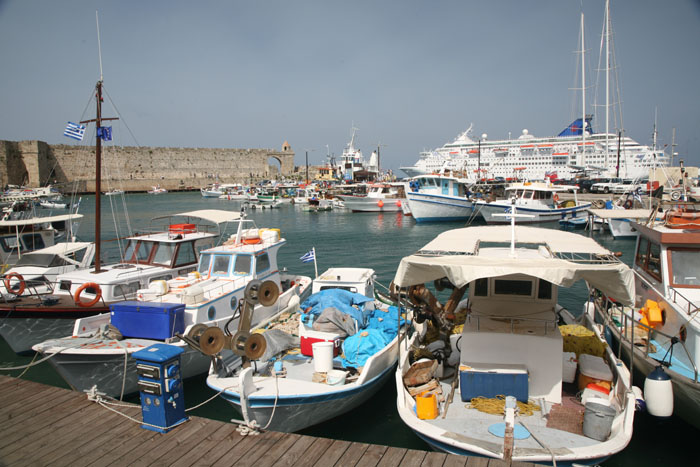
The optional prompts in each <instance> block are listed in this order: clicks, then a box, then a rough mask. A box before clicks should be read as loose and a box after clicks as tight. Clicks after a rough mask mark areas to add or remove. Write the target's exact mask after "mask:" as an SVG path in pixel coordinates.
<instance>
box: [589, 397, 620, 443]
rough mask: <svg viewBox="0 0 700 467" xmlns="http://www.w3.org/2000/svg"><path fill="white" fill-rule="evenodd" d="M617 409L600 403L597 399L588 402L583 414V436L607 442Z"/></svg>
mask: <svg viewBox="0 0 700 467" xmlns="http://www.w3.org/2000/svg"><path fill="white" fill-rule="evenodd" d="M616 413H617V412H615V409H613V408H612V407H610V406H606V405H603V404H600V403H598V402H597V401H596V400H595V398H593V399H589V400H588V402H586V410H585V411H584V413H583V434H584V436H587V437H589V438H592V439H595V440H598V441H605V440H606V439H608V437H609V436H610V429H611V428H612V423H613V419H614V418H615V414H616Z"/></svg>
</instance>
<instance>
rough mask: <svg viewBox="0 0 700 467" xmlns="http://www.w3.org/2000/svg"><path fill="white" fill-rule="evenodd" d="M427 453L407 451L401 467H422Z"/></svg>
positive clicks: (415, 450)
mask: <svg viewBox="0 0 700 467" xmlns="http://www.w3.org/2000/svg"><path fill="white" fill-rule="evenodd" d="M426 454H427V452H426V451H418V450H417V449H407V450H406V454H405V455H404V456H403V459H401V464H400V465H401V467H420V465H421V464H423V459H425V455H426Z"/></svg>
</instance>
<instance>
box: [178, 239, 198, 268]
mask: <svg viewBox="0 0 700 467" xmlns="http://www.w3.org/2000/svg"><path fill="white" fill-rule="evenodd" d="M195 261H197V255H196V254H195V252H194V248H193V244H192V243H182V244H180V248H178V250H177V257H176V258H175V266H185V265H187V264H192V263H194V262H195Z"/></svg>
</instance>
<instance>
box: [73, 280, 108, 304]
mask: <svg viewBox="0 0 700 467" xmlns="http://www.w3.org/2000/svg"><path fill="white" fill-rule="evenodd" d="M88 287H91V288H93V289H96V290H97V292H95V298H93V299H92V300H90V301H89V302H83V301H81V300H80V294H81V293H83V291H84V290H85V289H87V288H88ZM101 298H102V289H100V286H99V284H96V283H94V282H86V283H84V284H83V285H81V286H80V287H78V290H76V291H75V304H76V305H78V306H82V307H84V308H89V307H91V306H94V305H95V304H96V303H97V302H99V301H100V299H101Z"/></svg>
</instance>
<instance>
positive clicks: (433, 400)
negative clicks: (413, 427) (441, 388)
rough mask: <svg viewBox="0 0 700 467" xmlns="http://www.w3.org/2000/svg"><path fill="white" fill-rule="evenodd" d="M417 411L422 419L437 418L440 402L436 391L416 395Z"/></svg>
mask: <svg viewBox="0 0 700 467" xmlns="http://www.w3.org/2000/svg"><path fill="white" fill-rule="evenodd" d="M416 413H417V414H418V418H420V419H421V420H432V419H434V418H437V416H438V403H437V396H435V393H434V392H429V391H425V392H421V393H420V394H418V395H417V396H416Z"/></svg>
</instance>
